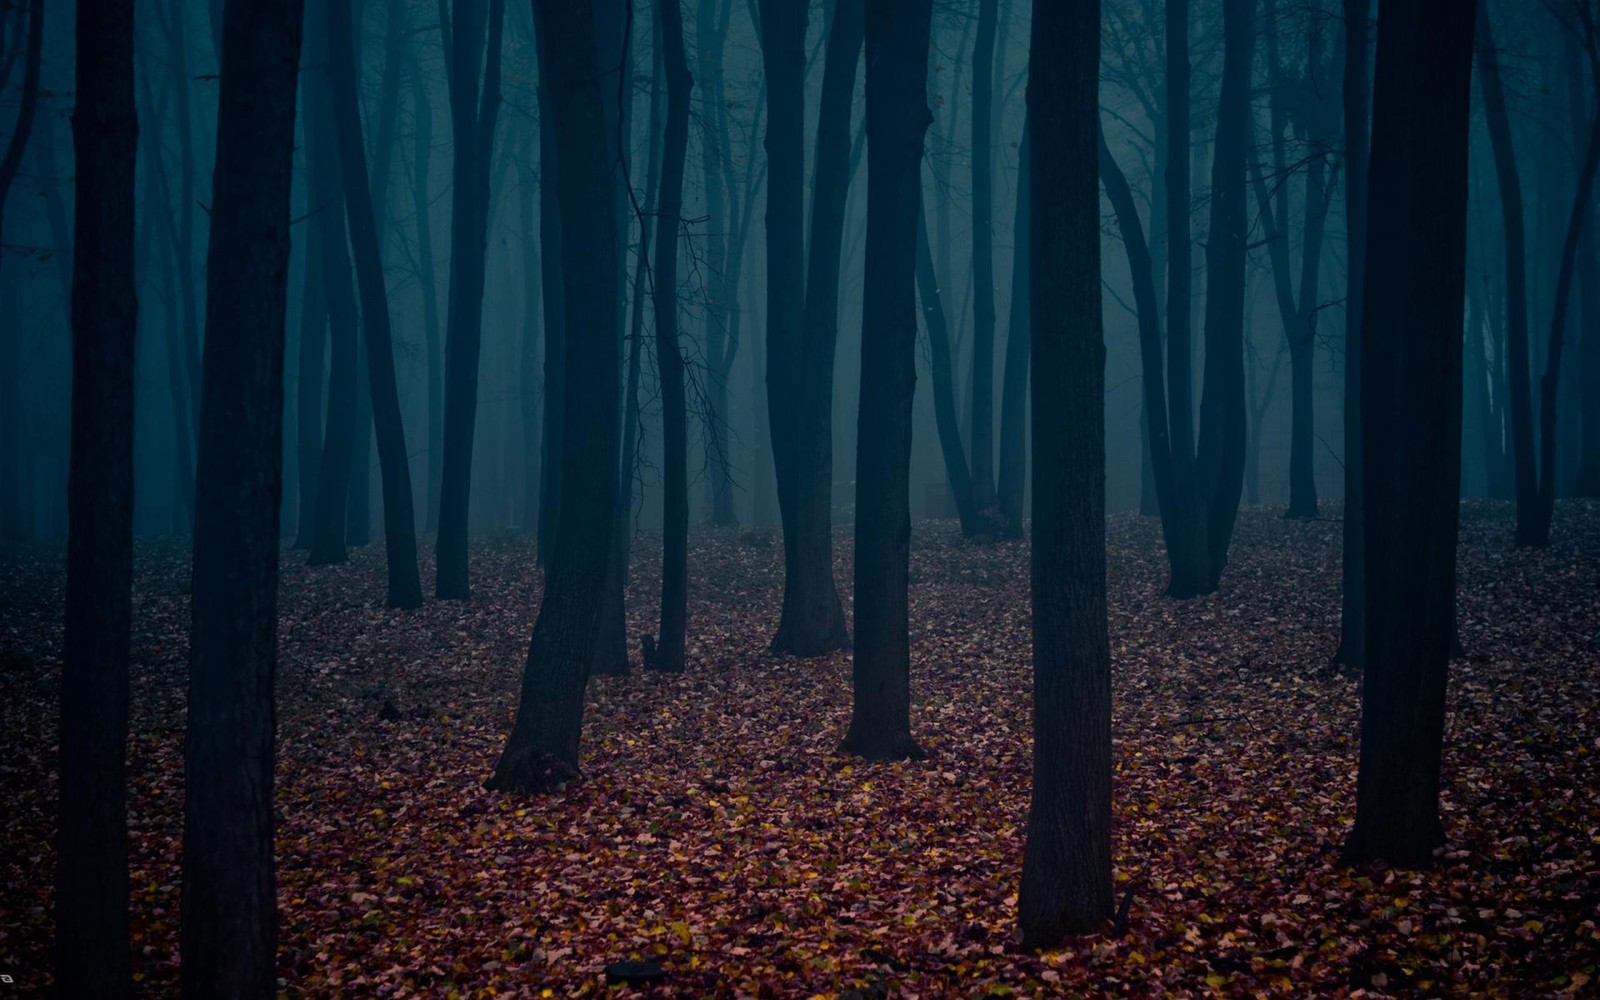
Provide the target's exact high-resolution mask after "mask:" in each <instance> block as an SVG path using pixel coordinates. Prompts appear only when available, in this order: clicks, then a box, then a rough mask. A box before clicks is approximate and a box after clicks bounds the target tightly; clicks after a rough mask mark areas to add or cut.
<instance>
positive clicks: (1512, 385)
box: [1475, 0, 1539, 545]
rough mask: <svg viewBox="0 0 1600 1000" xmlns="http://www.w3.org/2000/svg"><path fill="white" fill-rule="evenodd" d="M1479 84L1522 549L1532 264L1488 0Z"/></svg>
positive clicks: (1533, 503)
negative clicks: (1498, 252)
mask: <svg viewBox="0 0 1600 1000" xmlns="http://www.w3.org/2000/svg"><path fill="white" fill-rule="evenodd" d="M1476 14H1477V31H1476V35H1475V47H1476V49H1477V56H1478V83H1479V85H1480V87H1481V88H1482V90H1483V117H1484V121H1485V122H1486V123H1487V125H1488V128H1489V143H1490V146H1491V148H1492V150H1493V152H1494V168H1495V176H1496V178H1497V179H1498V180H1499V182H1500V221H1501V225H1502V226H1503V227H1504V231H1505V246H1506V249H1505V264H1506V360H1507V368H1508V369H1509V371H1508V372H1507V381H1508V389H1509V395H1510V404H1511V454H1512V458H1513V461H1514V469H1515V474H1516V478H1515V483H1516V497H1517V533H1516V542H1517V544H1518V545H1535V544H1537V542H1536V541H1535V540H1534V539H1535V536H1536V535H1537V533H1538V528H1537V522H1538V506H1539V472H1538V465H1537V463H1538V456H1537V455H1536V453H1535V451H1534V436H1533V397H1532V387H1531V379H1532V376H1531V374H1530V370H1529V366H1528V264H1527V256H1528V252H1527V248H1526V247H1527V241H1526V239H1525V238H1524V235H1523V207H1522V180H1521V178H1520V176H1519V175H1518V172H1517V154H1516V150H1515V149H1514V148H1512V140H1511V120H1510V118H1509V116H1508V115H1507V112H1506V93H1505V84H1504V83H1503V82H1502V81H1501V79H1500V57H1499V53H1498V52H1497V51H1496V50H1495V45H1494V29H1493V28H1492V27H1491V26H1490V24H1489V9H1488V5H1487V4H1486V3H1485V0H1476Z"/></svg>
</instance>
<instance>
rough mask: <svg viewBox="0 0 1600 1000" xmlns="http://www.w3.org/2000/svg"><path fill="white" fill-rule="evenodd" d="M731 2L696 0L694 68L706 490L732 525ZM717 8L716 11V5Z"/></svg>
mask: <svg viewBox="0 0 1600 1000" xmlns="http://www.w3.org/2000/svg"><path fill="white" fill-rule="evenodd" d="M730 7H731V4H729V3H728V2H726V0H720V2H719V0H699V7H698V10H697V12H696V15H695V38H696V40H695V55H696V60H697V62H698V64H699V71H698V73H697V74H696V75H697V76H698V77H699V78H700V82H701V91H700V92H701V97H700V104H701V108H702V109H703V110H702V112H701V121H702V128H701V130H700V141H701V156H700V165H701V168H702V171H703V173H702V176H701V183H702V190H703V192H704V196H705V204H706V234H705V241H704V242H705V267H706V271H707V272H708V274H707V280H708V282H709V287H708V289H707V293H708V294H707V295H706V302H705V305H704V312H703V315H704V317H705V331H706V361H707V365H708V367H709V368H710V372H709V373H708V374H707V376H706V387H705V389H706V394H707V396H708V397H709V398H708V403H709V405H710V409H711V413H710V415H709V416H710V426H709V427H708V428H707V429H706V433H705V444H706V490H707V492H708V494H709V499H710V506H711V523H712V524H714V525H718V526H721V527H731V526H733V525H736V524H738V523H739V518H738V515H737V514H736V513H735V512H734V509H733V491H734V482H733V473H732V469H731V460H730V456H729V453H728V450H729V448H730V447H731V444H732V442H731V440H730V435H729V433H728V418H729V416H730V414H729V411H728V379H729V378H730V377H731V375H732V369H733V359H734V355H735V353H736V352H737V351H738V348H739V331H738V330H737V329H736V328H734V327H733V326H732V325H731V324H730V323H729V317H730V314H731V311H730V305H731V303H730V301H729V296H728V294H727V292H726V278H727V274H728V269H729V267H730V266H731V264H730V261H729V258H728V247H729V240H728V228H729V226H730V224H731V223H730V216H731V213H730V212H729V207H730V202H732V201H733V200H734V197H735V196H734V192H733V191H732V190H731V189H730V188H729V185H728V184H726V183H725V180H727V179H725V178H724V175H723V170H722V159H723V154H724V151H725V150H724V147H725V146H726V144H727V141H728V125H727V118H728V114H727V103H726V101H727V98H726V95H725V93H724V86H723V74H724V69H723V53H724V51H725V50H726V48H727V41H726V39H727V18H728V15H729V9H730ZM719 8H720V11H719Z"/></svg>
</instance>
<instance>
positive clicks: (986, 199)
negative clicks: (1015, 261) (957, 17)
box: [969, 0, 1004, 534]
mask: <svg viewBox="0 0 1600 1000" xmlns="http://www.w3.org/2000/svg"><path fill="white" fill-rule="evenodd" d="M997 15H998V4H997V0H978V24H977V34H976V36H975V37H974V38H973V41H972V285H973V296H972V389H971V394H972V395H971V413H970V417H971V424H970V427H971V434H970V435H969V439H970V440H969V443H970V445H971V447H972V499H973V502H974V503H975V504H976V505H977V507H978V509H979V510H980V511H982V510H987V509H988V508H990V507H993V506H994V505H995V486H994V323H995V320H994V41H995V27H996V25H995V22H996V20H997ZM1001 533H1002V534H1003V533H1004V529H1002V530H1001Z"/></svg>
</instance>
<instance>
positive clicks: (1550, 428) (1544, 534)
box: [1528, 64, 1600, 547]
mask: <svg viewBox="0 0 1600 1000" xmlns="http://www.w3.org/2000/svg"><path fill="white" fill-rule="evenodd" d="M1595 70H1596V72H1597V73H1600V64H1596V66H1595ZM1596 87H1597V91H1596V92H1597V93H1600V80H1597V81H1596ZM1597 166H1600V107H1597V108H1596V112H1595V115H1594V120H1593V122H1592V124H1591V125H1590V126H1589V138H1588V140H1587V143H1586V145H1585V151H1584V156H1583V162H1582V163H1581V164H1579V167H1578V190H1577V192H1576V193H1575V194H1574V195H1573V198H1572V211H1571V213H1570V215H1569V217H1568V219H1567V235H1566V239H1565V240H1563V241H1562V244H1561V264H1560V268H1559V270H1558V271H1557V272H1556V297H1555V302H1554V303H1553V304H1552V306H1551V312H1550V346H1549V348H1548V349H1547V350H1546V351H1545V369H1544V377H1543V379H1541V381H1540V391H1541V395H1540V402H1539V509H1538V511H1537V516H1536V517H1535V520H1534V523H1533V530H1532V533H1531V534H1530V536H1529V538H1528V543H1529V544H1532V545H1535V546H1539V547H1543V546H1546V545H1549V544H1550V521H1551V518H1552V517H1553V515H1554V513H1555V504H1556V402H1557V400H1556V396H1557V391H1558V390H1559V388H1560V385H1561V352H1562V347H1563V346H1564V345H1565V341H1564V339H1563V338H1564V336H1565V333H1566V323H1567V312H1568V309H1569V308H1570V306H1571V303H1572V282H1573V274H1574V271H1575V269H1576V266H1577V259H1578V241H1579V238H1580V236H1581V234H1582V232H1583V230H1584V229H1586V228H1587V227H1588V224H1589V217H1590V216H1592V215H1593V213H1594V202H1593V200H1592V199H1593V192H1594V175H1595V168H1596V167H1597Z"/></svg>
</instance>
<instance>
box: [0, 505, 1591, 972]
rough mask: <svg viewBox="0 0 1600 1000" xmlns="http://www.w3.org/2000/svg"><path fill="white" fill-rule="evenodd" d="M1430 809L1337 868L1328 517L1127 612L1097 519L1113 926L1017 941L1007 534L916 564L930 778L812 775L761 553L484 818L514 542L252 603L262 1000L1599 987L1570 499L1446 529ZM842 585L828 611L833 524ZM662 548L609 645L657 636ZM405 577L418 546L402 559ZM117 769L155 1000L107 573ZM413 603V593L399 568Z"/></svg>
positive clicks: (168, 621) (171, 757)
mask: <svg viewBox="0 0 1600 1000" xmlns="http://www.w3.org/2000/svg"><path fill="white" fill-rule="evenodd" d="M1462 513H1463V517H1462V550H1461V553H1462V564H1461V570H1460V579H1461V593H1460V602H1459V603H1460V623H1461V637H1462V640H1463V643H1464V646H1465V651H1466V656H1465V658H1464V659H1463V660H1460V661H1458V662H1457V663H1456V664H1455V665H1454V667H1453V672H1452V680H1451V688H1450V711H1449V718H1448V731H1447V748H1446V759H1445V768H1446V774H1445V781H1446V786H1447V792H1446V798H1445V803H1446V805H1445V808H1446V810H1447V811H1446V821H1447V824H1448V829H1449V833H1450V842H1449V845H1448V846H1447V848H1446V849H1445V850H1444V852H1443V854H1442V856H1441V859H1440V861H1439V863H1438V864H1437V865H1436V866H1435V868H1434V869H1433V870H1431V871H1426V872H1394V871H1388V870H1384V869H1381V868H1364V869H1358V870H1347V869H1341V868H1339V867H1337V866H1336V865H1335V864H1334V859H1335V855H1336V853H1337V849H1338V846H1339V843H1340V841H1341V839H1342V837H1343V836H1344V834H1345V832H1346V830H1347V829H1348V826H1349V823H1350V819H1351V812H1352V809H1353V807H1354V782H1355V764H1356V733H1357V721H1358V709H1359V692H1358V686H1357V685H1358V683H1359V682H1358V681H1352V680H1348V679H1345V678H1342V677H1340V676H1339V675H1337V674H1336V673H1335V672H1333V671H1331V670H1329V669H1328V668H1327V665H1326V661H1327V658H1328V656H1329V654H1330V653H1331V651H1332V649H1333V646H1334V643H1335V639H1336V636H1337V631H1338V616H1339V600H1338V587H1339V579H1338V578H1339V526H1338V524H1337V523H1336V519H1337V509H1336V508H1334V513H1333V514H1330V515H1329V518H1328V519H1327V520H1322V521H1313V522H1284V521H1282V520H1280V519H1279V518H1278V516H1277V514H1278V512H1277V511H1276V510H1269V509H1267V508H1256V509H1251V510H1246V511H1245V512H1244V513H1243V514H1242V516H1241V519H1240V524H1239V531H1238V536H1237V541H1236V542H1235V545H1234V550H1233V556H1232V563H1231V565H1230V566H1229V568H1228V571H1227V574H1226V576H1225V578H1224V582H1223V586H1222V589H1221V591H1220V592H1219V593H1217V594H1215V595H1213V596H1211V597H1208V598H1204V599H1200V600H1196V601H1189V602H1183V603H1178V602H1174V601H1171V600H1169V599H1167V598H1165V597H1163V596H1162V595H1161V591H1162V587H1163V586H1164V584H1165V564H1164V557H1163V553H1162V550H1161V545H1160V533H1159V529H1158V526H1157V524H1156V523H1155V522H1154V521H1151V520H1146V519H1140V518H1137V517H1135V516H1132V515H1118V516H1115V517H1113V518H1111V519H1110V520H1109V521H1108V534H1109V541H1110V546H1111V556H1110V563H1109V566H1110V570H1109V573H1110V577H1109V584H1110V615H1111V641H1112V654H1113V663H1114V671H1115V725H1114V734H1115V739H1116V761H1117V764H1116V766H1117V775H1116V786H1115V787H1116V822H1117V827H1116V840H1115V850H1116V873H1117V875H1116V877H1117V879H1118V880H1119V896H1120V895H1121V894H1122V893H1123V892H1124V891H1125V890H1124V888H1123V887H1125V888H1127V889H1132V890H1133V891H1134V900H1133V905H1132V911H1131V920H1130V923H1129V927H1128V933H1127V934H1126V935H1125V936H1123V937H1120V938H1111V937H1090V938H1084V939H1080V940H1078V941H1076V942H1074V943H1073V944H1071V945H1070V947H1069V948H1068V949H1067V950H1064V951H1058V952H1048V953H1044V954H1039V955H1034V954H1027V953H1021V952H1019V951H1017V950H1016V948H1015V946H1014V945H1013V944H1012V937H1011V923H1012V920H1013V918H1014V904H1015V895H1014V894H1015V892H1016V886H1017V877H1018V874H1019V869H1020V864H1021V855H1022V832H1023V831H1022V824H1023V821H1024V818H1025V815H1026V810H1027V794H1028V767H1029V752H1030V750H1029V747H1030V736H1029V707H1030V696H1029V690H1030V687H1029V685H1030V677H1029V671H1028V666H1027V664H1028V650H1029V635H1028V618H1029V603H1028V590H1027V587H1028V549H1027V546H1026V543H1004V544H999V545H992V546H975V545H969V544H964V543H962V542H961V541H960V540H959V537H958V535H957V534H956V531H955V528H954V526H953V525H952V524H949V523H936V522H918V525H917V529H916V532H915V535H914V538H913V555H912V560H913V567H912V580H913V584H912V585H913V590H912V606H911V614H912V624H911V627H912V651H913V660H914V663H913V674H912V688H913V710H914V713H915V714H914V721H913V725H914V729H915V731H916V735H917V738H918V739H919V740H920V741H921V742H922V745H923V746H924V747H926V748H927V749H928V750H929V751H930V752H931V755H930V758H929V759H928V760H926V761H921V762H918V763H915V764H905V765H870V766H869V765H862V764H860V763H857V762H853V761H851V760H849V759H846V758H842V757H839V756H836V755H835V752H834V751H835V748H836V746H837V744H838V741H839V739H840V737H841V735H842V733H843V732H844V728H845V724H846V721H847V718H848V711H849V677H850V664H849V656H848V654H845V653H841V654H837V655H834V656H831V657H827V658H824V659H821V660H816V661H800V660H790V659H783V658H776V657H773V656H771V655H770V654H768V653H767V651H766V643H767V640H768V639H769V637H770V635H771V632H772V630H773V628H774V626H775V625H776V618H777V613H778V609H779V598H780V593H779V587H780V586H781V583H782V567H781V559H782V549H781V547H780V546H771V545H767V546H763V545H757V544H750V537H751V536H749V535H748V534H745V533H741V532H739V531H738V530H736V529H730V530H723V531H712V530H701V531H696V532H695V534H694V535H693V537H692V539H691V564H690V565H691V607H690V627H689V638H690V648H689V661H690V666H689V670H688V672H687V673H686V674H684V675H681V676H658V675H646V674H637V673H636V674H635V675H633V676H631V677H626V678H603V679H597V680H596V681H594V682H593V683H592V684H591V687H590V708H589V713H588V715H587V717H586V723H585V737H584V739H585V744H584V746H585V757H584V762H583V766H584V773H585V778H584V780H583V781H582V782H581V783H579V784H577V785H575V786H572V787H569V788H568V789H567V790H566V791H565V792H563V793H560V794H557V795H555V796H552V797H548V798H541V799H515V798H509V797H503V796H496V795H491V794H489V793H486V792H484V791H483V790H482V789H481V786H480V783H481V782H482V781H483V779H484V778H485V777H487V775H488V774H489V772H490V769H491V768H492V766H493V764H494V760H495V757H496V755H497V754H498V751H499V749H500V744H501V741H502V739H503V738H504V734H505V732H506V731H507V729H508V727H509V723H510V717H511V712H512V710H513V708H514V704H515V697H516V690H517V683H518V677H519V673H520V671H521V668H522V661H523V655H524V652H525V649H526V643H527V638H528V633H529V629H530V627H531V623H532V617H533V609H534V607H535V606H536V605H535V601H536V598H537V594H538V581H537V578H536V574H535V572H534V570H533V559H532V551H531V548H529V546H528V545H527V544H526V543H524V542H522V541H520V540H515V539H499V540H484V541H482V542H480V543H478V544H477V546H476V548H475V549H474V552H473V573H474V587H475V592H476V594H477V596H476V597H475V599H474V600H473V601H471V602H469V603H437V602H430V603H429V604H428V605H427V606H426V607H424V608H423V609H422V610H420V611H417V612H410V613H406V612H395V611H388V610H385V609H383V607H382V598H383V572H382V552H381V549H380V548H379V547H377V546H372V547H369V548H367V549H364V550H360V551H357V552H356V553H354V557H353V561H352V563H351V564H350V565H349V566H345V567H336V568H331V569H324V570H317V571H310V570H307V569H306V568H304V566H303V565H302V563H303V559H302V557H301V554H300V553H286V556H285V568H284V574H283V586H282V593H281V598H280V603H281V611H282V623H281V632H280V635H281V661H282V662H281V664H280V673H279V682H278V695H279V720H280V722H279V763H278V771H277V774H278V801H279V825H278V837H279V841H278V843H279V854H278V858H279V872H278V874H279V900H280V911H281V917H280V927H281V931H280V955H279V970H280V975H281V976H282V977H283V980H284V984H285V985H284V992H285V993H286V994H287V995H289V996H291V997H294V996H387V997H398V996H446V995H449V994H450V993H451V991H454V992H455V994H456V995H461V996H479V995H483V996H541V995H553V996H566V995H607V994H609V995H626V992H625V990H623V989H621V988H617V987H608V986H606V985H605V980H604V975H603V967H604V965H605V964H606V963H607V962H613V961H618V960H622V959H627V958H647V959H652V960H654V961H658V962H660V963H661V964H662V965H663V966H665V967H666V969H667V970H668V979H667V981H666V984H665V986H663V987H660V989H659V992H660V995H663V996H698V995H723V996H757V995H760V996H780V995H782V996H788V995H798V996H810V995H814V994H822V995H824V996H829V997H832V996H835V995H838V994H841V993H845V992H847V991H850V990H858V991H861V992H862V995H865V996H872V995H878V994H881V991H882V990H884V989H885V988H887V989H888V990H890V991H892V993H893V995H896V996H911V995H919V996H924V997H927V996H959V997H974V996H1003V995H1010V994H1012V993H1017V994H1026V995H1048V996H1057V995H1063V994H1067V993H1070V992H1072V991H1077V992H1080V993H1086V994H1088V995H1104V994H1123V993H1126V994H1136V995H1144V994H1149V993H1152V992H1157V991H1160V990H1171V991H1175V992H1177V993H1180V994H1187V993H1195V994H1205V993H1207V992H1211V991H1214V992H1216V993H1217V994H1219V995H1256V994H1257V993H1259V994H1261V995H1287V994H1291V993H1292V994H1298V995H1306V994H1310V993H1319V994H1342V993H1348V992H1351V991H1354V990H1368V991H1373V992H1376V993H1380V994H1382V993H1390V994H1400V995H1465V994H1467V993H1469V992H1473V993H1481V994H1484V995H1492V996H1507V997H1528V996H1535V995H1555V994H1560V993H1563V992H1565V993H1570V994H1578V995H1581V994H1583V993H1584V992H1585V990H1588V989H1592V988H1593V984H1592V982H1590V981H1589V977H1592V976H1595V975H1596V964H1597V963H1600V931H1597V929H1596V909H1595V908H1596V901H1597V899H1600V859H1597V853H1596V844H1595V841H1594V839H1593V838H1594V837H1595V836H1596V830H1595V823H1596V822H1597V817H1600V774H1597V766H1596V764H1597V757H1600V676H1597V674H1600V669H1597V668H1600V504H1593V503H1579V502H1572V503H1567V502H1563V503H1562V504H1561V505H1560V506H1559V508H1558V510H1557V514H1556V534H1555V541H1554V544H1553V546H1552V547H1551V548H1550V549H1549V550H1548V551H1544V552H1518V551H1515V550H1513V549H1512V548H1511V537H1510V529H1511V522H1510V519H1509V517H1508V516H1507V513H1506V511H1505V509H1504V506H1503V505H1495V504H1488V503H1476V502H1473V503H1468V504H1465V505H1464V506H1463V509H1462ZM837 541H838V554H839V565H838V579H839V582H840V586H841V588H842V590H843V591H844V596H845V600H846V607H847V608H848V606H849V589H850V588H849V583H850V552H849V538H848V533H847V531H846V532H842V533H841V534H840V535H839V536H838V539H837ZM656 544H657V539H656V538H654V537H653V536H648V535H646V536H643V537H641V538H640V540H639V545H638V548H637V557H636V562H635V567H636V568H635V574H634V579H633V581H632V586H631V589H630V593H629V612H630V626H631V627H630V632H631V634H632V635H633V636H634V637H635V638H634V654H635V662H636V663H637V654H638V649H637V636H638V635H640V634H641V633H643V632H646V631H653V630H654V626H653V617H654V614H653V613H654V606H655V595H656V594H657V587H658V574H659V556H658V552H657V550H656ZM424 548H425V549H428V548H431V546H427V545H425V546H424ZM62 566H63V564H62V558H61V554H60V552H59V551H54V550H50V551H46V550H43V549H40V548H29V549H0V608H3V609H4V614H3V617H0V653H3V654H4V655H3V656H0V669H3V670H4V673H3V675H0V680H3V683H4V686H5V690H6V692H7V697H6V698H5V699H4V702H3V708H0V729H3V732H4V734H5V735H4V737H3V740H4V748H3V752H0V782H3V785H4V787H5V788H6V789H7V797H8V800H9V801H8V802H7V804H6V817H5V832H4V835H3V838H4V839H3V844H0V880H3V884H4V885H5V893H4V896H3V898H0V971H5V972H8V973H9V974H11V975H13V976H15V977H16V978H17V979H18V981H19V983H20V984H21V986H22V987H23V988H24V989H31V988H35V987H37V988H39V989H40V990H42V991H47V990H48V968H49V966H50V935H51V925H50V898H51V890H50V886H51V883H52V879H53V868H54V857H53V848H52V847H51V838H52V836H53V826H54V811H55V786H54V768H55V759H56V747H55V712H56V706H55V698H56V694H57V692H56V686H57V682H58V678H59V672H60V665H59V652H60V624H59V623H60V621H61V606H62V605H61V601H62V590H63V579H62V572H63V569H62ZM136 572H137V578H136V588H135V590H136V592H135V604H134V620H135V637H134V662H135V676H134V683H133V731H132V735H131V746H130V750H129V762H130V773H129V793H130V795H129V797H130V809H131V816H130V822H131V848H132V868H133V870H132V892H133V921H134V934H135V940H134V955H135V962H136V972H137V973H138V974H139V976H140V978H141V992H142V993H143V994H146V995H167V994H171V993H174V992H175V989H176V976H177V966H176V961H177V955H176V950H177V922H178V911H179V889H178V885H179V873H178V861H179V835H180V832H181V827H182V816H181V812H182V752H183V724H184V722H183V699H184V690H185V669H186V633H187V626H188V606H187V598H186V597H185V596H184V592H185V590H186V585H187V580H188V567H187V563H186V562H185V561H184V558H183V554H182V551H181V550H180V549H179V548H178V547H177V546H175V545H172V544H149V545H146V544H141V547H140V549H139V558H138V565H137V570H136ZM424 577H425V578H429V577H431V566H426V565H425V566H424Z"/></svg>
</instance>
